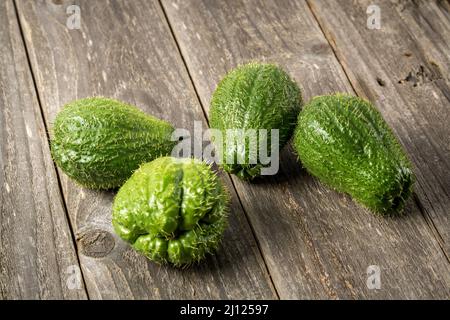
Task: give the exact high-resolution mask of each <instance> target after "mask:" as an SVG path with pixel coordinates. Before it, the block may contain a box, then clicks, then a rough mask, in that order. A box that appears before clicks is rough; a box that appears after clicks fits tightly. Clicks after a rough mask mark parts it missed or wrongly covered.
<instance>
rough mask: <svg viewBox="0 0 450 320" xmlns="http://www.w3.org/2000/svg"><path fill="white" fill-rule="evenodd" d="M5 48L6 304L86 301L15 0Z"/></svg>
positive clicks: (0, 244)
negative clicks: (30, 301)
mask: <svg viewBox="0 0 450 320" xmlns="http://www.w3.org/2000/svg"><path fill="white" fill-rule="evenodd" d="M0 43H1V45H0V167H1V170H0V192H1V201H0V299H83V298H86V293H85V290H84V286H83V283H82V281H80V283H75V282H72V280H71V279H73V280H74V281H76V280H77V279H78V278H77V277H76V275H75V277H74V278H70V276H71V275H74V273H73V272H77V270H79V266H78V261H77V256H76V253H75V249H74V246H73V242H72V235H71V231H70V229H69V224H68V222H67V218H66V213H65V210H64V206H63V202H62V198H61V193H60V191H59V187H58V180H57V177H56V170H55V167H54V165H53V162H52V160H51V157H50V154H49V148H48V143H47V136H46V130H45V127H44V122H43V119H42V116H41V113H40V109H39V104H38V99H37V96H36V93H35V89H34V85H33V80H32V75H31V72H30V68H29V65H28V61H27V57H26V53H25V48H24V44H23V41H22V37H21V34H20V29H19V25H18V23H17V18H16V12H15V9H14V4H13V2H12V1H10V0H7V1H0ZM78 285H79V288H80V289H79V290H77V287H78ZM71 288H72V289H73V288H75V289H74V290H71Z"/></svg>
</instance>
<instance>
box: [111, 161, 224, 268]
mask: <svg viewBox="0 0 450 320" xmlns="http://www.w3.org/2000/svg"><path fill="white" fill-rule="evenodd" d="M228 203H229V195H228V192H227V191H226V189H225V187H224V186H223V185H222V183H221V182H220V180H219V178H218V177H217V176H216V174H215V173H214V172H213V171H212V170H211V168H210V166H209V165H208V164H206V163H204V162H201V161H199V160H195V159H176V158H172V157H162V158H158V159H156V160H154V161H152V162H149V163H146V164H144V165H142V166H141V167H140V168H139V169H138V170H136V172H135V173H134V174H133V175H132V176H131V177H130V179H128V181H127V182H125V184H124V185H123V186H122V187H121V188H120V190H119V192H118V193H117V196H116V197H115V199H114V204H113V214H112V215H113V218H112V223H113V226H114V229H115V231H116V233H117V234H118V235H119V236H120V237H121V238H122V239H124V240H125V241H127V242H129V243H131V245H132V246H133V248H135V249H136V250H137V251H139V252H141V253H143V254H144V255H145V256H147V257H148V258H149V259H150V260H153V261H155V262H159V263H170V264H173V265H175V266H183V265H189V264H191V263H194V262H198V261H200V260H202V259H203V258H204V257H205V255H206V254H207V253H211V252H212V251H214V250H215V249H216V248H217V247H218V245H219V242H220V240H221V238H222V234H223V232H224V230H225V228H226V225H227V216H228V214H227V208H228Z"/></svg>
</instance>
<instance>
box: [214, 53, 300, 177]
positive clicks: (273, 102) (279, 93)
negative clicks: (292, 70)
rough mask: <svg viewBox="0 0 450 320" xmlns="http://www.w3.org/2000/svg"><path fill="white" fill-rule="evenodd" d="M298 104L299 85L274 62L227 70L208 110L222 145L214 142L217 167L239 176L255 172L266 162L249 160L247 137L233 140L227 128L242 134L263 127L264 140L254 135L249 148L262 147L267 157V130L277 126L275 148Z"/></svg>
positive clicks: (283, 139) (286, 137)
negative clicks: (242, 139)
mask: <svg viewBox="0 0 450 320" xmlns="http://www.w3.org/2000/svg"><path fill="white" fill-rule="evenodd" d="M301 104H302V95H301V91H300V88H299V87H298V85H297V84H296V83H295V82H294V81H293V80H292V79H291V78H290V77H289V75H288V74H287V73H286V72H285V71H284V70H283V69H281V68H280V67H278V66H276V65H273V64H267V63H256V62H252V63H248V64H245V65H241V66H239V67H237V68H236V69H234V70H232V71H230V72H229V73H228V74H227V75H226V76H225V77H224V78H223V79H222V80H221V81H220V83H219V84H218V86H217V88H216V90H215V92H214V94H213V97H212V99H211V109H210V113H209V116H210V126H211V128H213V129H218V130H220V131H221V133H222V142H221V144H222V145H217V144H216V148H218V150H219V153H220V154H221V167H222V168H223V169H224V170H225V171H227V172H229V173H233V174H236V175H237V176H238V177H240V178H242V179H248V180H251V179H253V178H255V177H257V176H259V175H260V174H261V168H263V167H265V166H267V164H265V163H262V161H260V160H261V159H260V158H258V159H257V161H253V160H251V157H252V156H251V154H254V153H253V151H252V148H251V145H250V142H249V140H245V142H244V141H243V142H242V143H240V144H239V143H236V144H235V140H234V139H230V138H229V136H228V135H227V131H228V132H229V130H242V132H243V133H244V134H246V133H247V132H249V130H260V129H265V130H267V138H268V139H267V141H263V140H262V139H261V141H260V139H259V135H258V136H257V142H256V144H254V145H256V148H253V150H254V151H256V152H257V153H258V151H260V148H262V147H264V148H265V150H267V151H268V153H267V156H268V157H270V156H271V143H272V141H271V130H272V129H275V130H279V131H278V133H279V145H278V149H277V150H276V151H277V152H278V151H279V149H281V148H282V147H283V146H284V145H285V144H286V143H287V142H288V140H289V139H290V138H291V136H292V133H293V131H294V128H295V125H296V121H297V116H298V113H299V112H300V108H301ZM258 133H259V131H258ZM263 144H265V145H263ZM229 159H231V160H232V161H231V163H230V161H229ZM238 159H242V160H241V161H239V160H238ZM239 162H240V163H239ZM255 162H256V163H255Z"/></svg>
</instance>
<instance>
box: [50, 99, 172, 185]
mask: <svg viewBox="0 0 450 320" xmlns="http://www.w3.org/2000/svg"><path fill="white" fill-rule="evenodd" d="M173 130H174V128H173V127H172V126H171V125H170V124H169V123H167V122H165V121H162V120H159V119H157V118H155V117H152V116H150V115H148V114H146V113H144V112H142V111H141V110H139V109H138V108H136V107H134V106H131V105H128V104H126V103H123V102H120V101H117V100H113V99H108V98H100V97H94V98H85V99H80V100H76V101H73V102H71V103H68V104H66V105H65V106H64V107H63V108H62V110H61V111H60V112H59V113H58V115H57V116H56V119H55V121H54V124H53V127H52V132H51V133H52V135H51V153H52V156H53V159H54V160H55V162H56V164H57V165H58V166H59V167H60V168H61V169H62V170H63V171H64V172H65V173H66V174H67V175H68V176H69V177H71V178H72V179H74V180H75V181H77V182H78V183H79V184H81V185H83V186H85V187H88V188H92V189H110V188H116V187H119V186H121V185H122V184H123V183H124V182H125V180H126V179H128V178H129V177H130V176H131V174H132V173H133V171H134V170H136V169H137V168H138V167H139V165H140V164H142V163H145V162H148V161H151V160H153V159H156V158H157V157H159V156H166V155H169V154H170V152H171V151H172V148H173V146H174V145H175V142H174V141H171V134H172V132H173Z"/></svg>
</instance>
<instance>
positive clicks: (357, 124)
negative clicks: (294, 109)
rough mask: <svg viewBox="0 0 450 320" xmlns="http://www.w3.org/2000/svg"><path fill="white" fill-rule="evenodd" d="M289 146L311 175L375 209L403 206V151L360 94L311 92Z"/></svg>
mask: <svg viewBox="0 0 450 320" xmlns="http://www.w3.org/2000/svg"><path fill="white" fill-rule="evenodd" d="M294 148H295V150H296V151H297V154H298V156H299V158H300V161H301V163H302V164H303V166H304V167H305V168H306V169H307V170H308V171H309V172H310V173H311V174H312V175H314V176H316V177H318V178H319V180H320V181H322V182H324V183H325V184H327V185H329V186H331V187H333V188H334V189H336V190H338V191H341V192H346V193H348V194H350V195H351V196H352V197H353V198H354V199H356V201H358V202H359V203H361V204H363V205H364V206H366V207H367V208H369V209H370V210H372V211H374V212H376V213H379V214H382V215H389V214H398V213H400V212H402V210H403V207H404V205H405V202H406V200H407V199H408V198H409V196H410V194H411V192H412V186H413V182H414V174H413V172H412V166H411V163H410V161H409V159H408V157H407V156H406V153H405V151H404V150H403V148H402V147H401V145H400V143H399V142H398V140H397V139H396V137H395V135H394V134H393V132H392V130H391V129H390V128H389V126H388V124H387V123H386V122H385V121H384V119H383V117H382V116H381V114H380V113H379V112H378V111H377V110H376V109H375V107H374V106H373V105H372V104H371V103H370V102H368V101H366V100H363V99H361V98H358V97H354V96H350V95H347V94H335V95H329V96H320V97H315V98H313V99H312V100H311V101H310V102H309V103H308V104H306V105H305V106H304V107H303V110H302V112H301V113H300V115H299V119H298V125H297V128H296V131H295V135H294Z"/></svg>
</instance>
